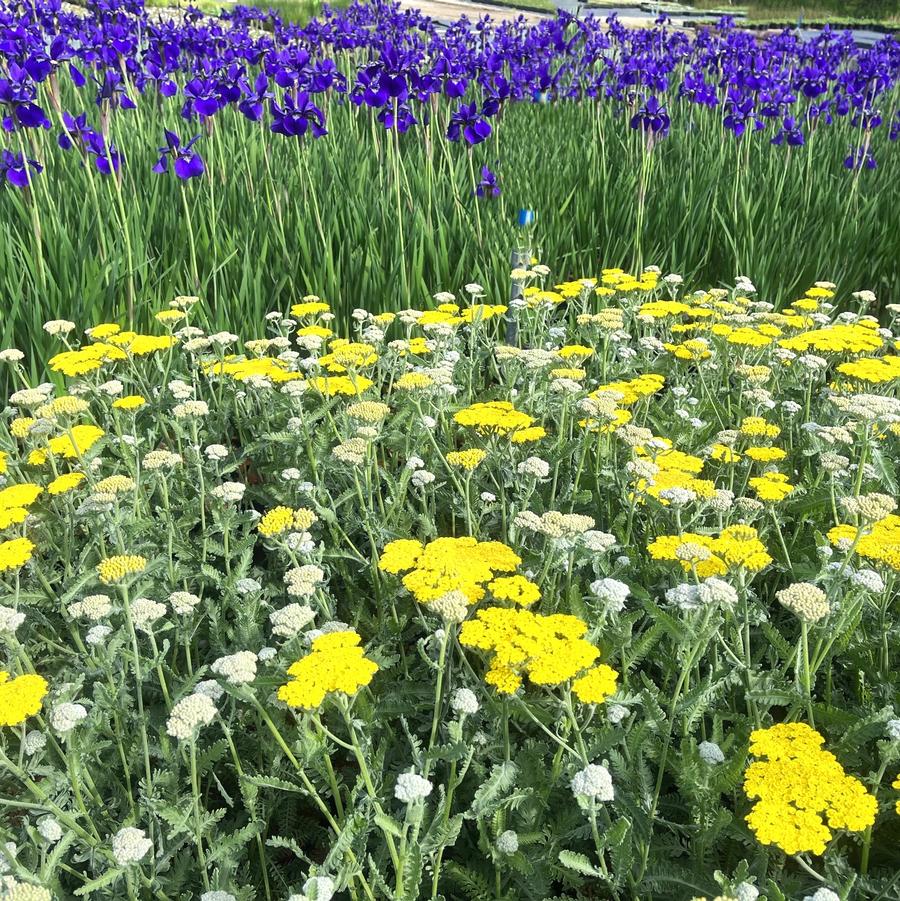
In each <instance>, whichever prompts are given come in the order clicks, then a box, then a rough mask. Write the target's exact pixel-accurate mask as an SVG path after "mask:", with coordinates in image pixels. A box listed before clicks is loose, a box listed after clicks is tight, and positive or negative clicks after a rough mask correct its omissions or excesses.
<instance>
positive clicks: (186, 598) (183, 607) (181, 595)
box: [169, 591, 200, 616]
mask: <svg viewBox="0 0 900 901" xmlns="http://www.w3.org/2000/svg"><path fill="white" fill-rule="evenodd" d="M169 603H170V604H171V605H172V609H173V610H174V611H175V612H176V613H177V614H178V615H179V616H186V615H187V614H189V613H191V612H193V610H194V607H196V606H197V604H199V603H200V598H199V597H197V595H195V594H191V592H189V591H173V592H172V593H171V594H170V595H169Z"/></svg>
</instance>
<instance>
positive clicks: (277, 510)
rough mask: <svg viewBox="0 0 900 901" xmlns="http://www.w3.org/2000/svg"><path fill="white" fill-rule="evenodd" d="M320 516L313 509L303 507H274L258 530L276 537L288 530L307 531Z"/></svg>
mask: <svg viewBox="0 0 900 901" xmlns="http://www.w3.org/2000/svg"><path fill="white" fill-rule="evenodd" d="M317 520H318V517H317V516H316V514H315V513H313V511H312V510H307V509H306V508H305V507H301V508H299V509H297V510H295V509H293V508H292V507H284V506H280V507H273V508H272V509H271V510H269V512H268V513H266V514H265V516H263V518H262V519H261V520H260V521H259V524H258V525H257V527H256V528H257V531H258V532H259V533H260V535H264V536H265V537H266V538H274V537H275V536H277V535H282V534H284V533H285V532H287V531H289V530H290V531H300V532H304V531H306V530H307V529H308V528H309V527H310V526H312V524H313V523H315V522H316V521H317Z"/></svg>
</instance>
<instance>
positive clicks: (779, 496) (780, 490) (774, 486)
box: [749, 472, 795, 504]
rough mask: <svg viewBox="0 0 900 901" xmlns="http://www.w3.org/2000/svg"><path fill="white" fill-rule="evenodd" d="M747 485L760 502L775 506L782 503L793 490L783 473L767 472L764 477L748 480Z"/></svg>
mask: <svg viewBox="0 0 900 901" xmlns="http://www.w3.org/2000/svg"><path fill="white" fill-rule="evenodd" d="M749 485H750V487H751V488H752V489H753V490H754V491H755V492H756V496H757V497H758V498H759V499H760V500H761V501H770V502H771V503H775V504H777V503H778V502H779V501H783V500H784V499H785V498H786V497H787V496H788V495H789V494H790V493H791V492H792V491H793V490H794V488H795V486H794V485H792V484H791V483H790V481H788V477H787V476H786V475H785V474H784V473H783V472H767V473H766V474H765V475H762V476H758V477H756V478H753V479H750V482H749Z"/></svg>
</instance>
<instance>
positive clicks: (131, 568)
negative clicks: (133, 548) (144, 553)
mask: <svg viewBox="0 0 900 901" xmlns="http://www.w3.org/2000/svg"><path fill="white" fill-rule="evenodd" d="M146 568H147V558H146V557H141V556H140V555H138V554H118V555H117V556H115V557H106V558H105V559H104V560H101V561H100V562H99V563H98V564H97V576H98V577H99V579H100V581H101V582H102V583H103V584H104V585H115V584H116V583H117V582H121V581H122V579H126V578H128V576H133V575H136V574H137V573H141V572H143V571H144V570H145V569H146Z"/></svg>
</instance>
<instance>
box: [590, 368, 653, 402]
mask: <svg viewBox="0 0 900 901" xmlns="http://www.w3.org/2000/svg"><path fill="white" fill-rule="evenodd" d="M665 383H666V377H665V376H663V375H657V374H656V373H654V372H648V373H646V374H644V375H639V376H637V378H633V379H631V380H629V381H625V382H607V384H605V385H600V387H599V388H597V389H596V390H594V391H593V392H592V393H591V394H590V397H596V396H597V395H598V394H620V395H621V397H618V398H616V403H617V404H618V405H619V406H621V407H630V406H631V405H632V404H636V403H637V402H638V401H639V400H640V399H641V398H643V397H650V396H651V395H652V394H656V393H657V392H658V391H662V388H663V385H665Z"/></svg>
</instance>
